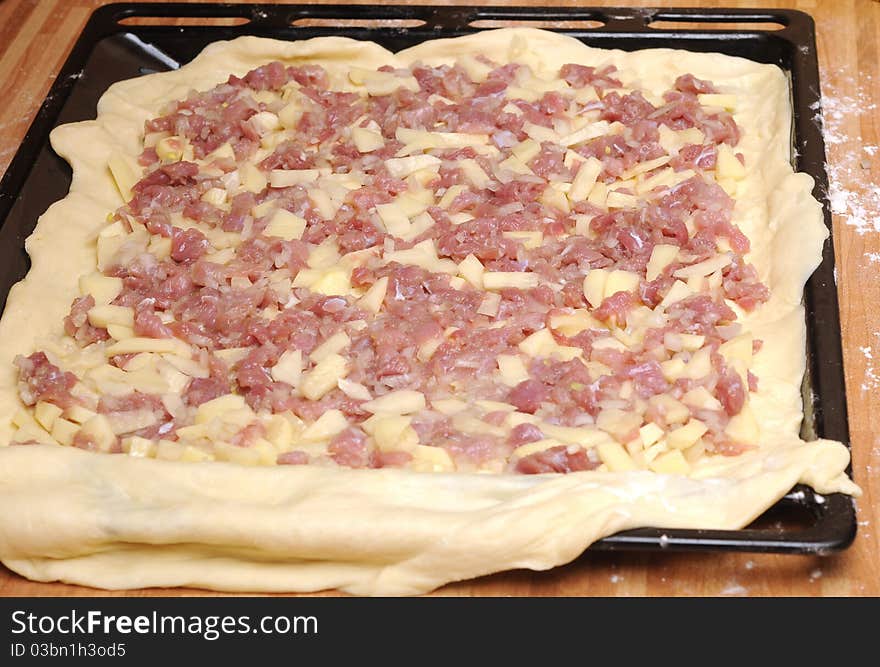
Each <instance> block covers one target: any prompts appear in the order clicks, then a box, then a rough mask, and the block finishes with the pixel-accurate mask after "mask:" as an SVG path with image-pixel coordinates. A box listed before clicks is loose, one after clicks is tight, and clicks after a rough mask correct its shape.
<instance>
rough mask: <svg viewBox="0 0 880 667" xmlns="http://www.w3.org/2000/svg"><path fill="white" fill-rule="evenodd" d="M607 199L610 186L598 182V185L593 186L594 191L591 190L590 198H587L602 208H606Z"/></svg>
mask: <svg viewBox="0 0 880 667" xmlns="http://www.w3.org/2000/svg"><path fill="white" fill-rule="evenodd" d="M607 199H608V186H607V185H605V184H604V183H603V182H602V181H599V182H597V183H596V185H594V186H593V189H592V190H590V196H589V197H587V201H588V202H590V203H591V204H593V205H594V206H598V207H600V208H606V206H605V202H606V200H607Z"/></svg>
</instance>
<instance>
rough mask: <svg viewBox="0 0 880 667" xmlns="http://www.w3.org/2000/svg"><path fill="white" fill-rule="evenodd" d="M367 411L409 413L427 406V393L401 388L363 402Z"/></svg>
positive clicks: (362, 405) (363, 406)
mask: <svg viewBox="0 0 880 667" xmlns="http://www.w3.org/2000/svg"><path fill="white" fill-rule="evenodd" d="M361 407H362V408H363V409H364V410H366V411H367V412H373V413H391V414H396V415H407V414H411V413H413V412H418V411H419V410H423V409H424V408H425V395H424V394H423V393H422V392H420V391H413V390H411V389H400V390H398V391H392V392H389V393H387V394H385V395H384V396H380V397H378V398H374V399H373V400H372V401H368V402H366V403H363V404H361Z"/></svg>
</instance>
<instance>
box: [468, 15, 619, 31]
mask: <svg viewBox="0 0 880 667" xmlns="http://www.w3.org/2000/svg"><path fill="white" fill-rule="evenodd" d="M468 26H470V27H471V28H543V29H546V30H593V29H595V28H602V27H604V26H605V21H596V20H593V19H569V18H559V19H553V18H536V19H531V18H526V19H523V18H516V19H477V20H476V21H470V22H469V23H468Z"/></svg>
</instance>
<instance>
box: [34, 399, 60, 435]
mask: <svg viewBox="0 0 880 667" xmlns="http://www.w3.org/2000/svg"><path fill="white" fill-rule="evenodd" d="M62 412H64V411H63V410H62V409H61V408H59V407H58V406H57V405H55V404H54V403H47V402H46V401H40V402H38V403H37V404H36V406H34V418H35V419H36V420H37V422H38V423H39V424H40V426H42V427H43V428H44V429H46V430H47V431H49V432H51V431H52V425H53V424H54V423H55V420H56V419H57V418H58V417H60V416H61V413H62Z"/></svg>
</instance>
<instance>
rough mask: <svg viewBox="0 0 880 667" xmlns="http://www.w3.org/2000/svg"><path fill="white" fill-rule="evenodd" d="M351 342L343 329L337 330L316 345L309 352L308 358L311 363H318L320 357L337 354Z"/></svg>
mask: <svg viewBox="0 0 880 667" xmlns="http://www.w3.org/2000/svg"><path fill="white" fill-rule="evenodd" d="M350 344H351V338H349V337H348V334H347V333H345V332H344V331H337V332H336V333H335V334H333V335H332V336H330V337H329V338H328V339H327V340H325V341H324V342H323V343H321V344H320V345H318V347H316V348H315V349H314V350H312V352H311V353H310V354H309V359H311V360H312V362H313V363H316V364H317V363H320V362H321V360H322V359H324V358H326V357H329V356H330V355H331V354H337V353H339V352H341V351H342V350H344V349H345V348H347V347H348V346H349V345H350Z"/></svg>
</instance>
